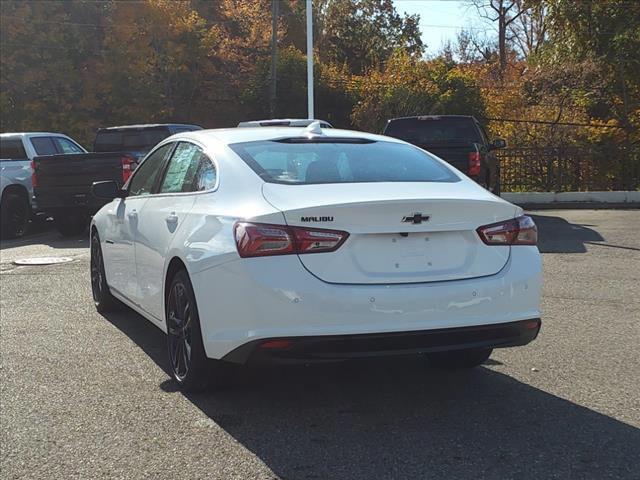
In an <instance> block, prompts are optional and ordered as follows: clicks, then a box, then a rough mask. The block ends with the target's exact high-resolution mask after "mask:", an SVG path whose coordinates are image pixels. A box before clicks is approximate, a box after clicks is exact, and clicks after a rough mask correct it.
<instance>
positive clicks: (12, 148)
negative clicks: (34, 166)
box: [0, 138, 27, 160]
mask: <svg viewBox="0 0 640 480" xmlns="http://www.w3.org/2000/svg"><path fill="white" fill-rule="evenodd" d="M0 158H4V159H6V160H25V159H26V158H27V152H25V151H24V147H23V146H22V140H20V139H19V138H13V139H4V138H3V139H0Z"/></svg>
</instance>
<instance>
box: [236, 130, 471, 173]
mask: <svg viewBox="0 0 640 480" xmlns="http://www.w3.org/2000/svg"><path fill="white" fill-rule="evenodd" d="M290 140H291V139H290ZM365 142H366V143H364V142H362V143H361V142H354V141H353V139H345V141H342V142H338V141H336V142H332V141H331V139H330V138H326V137H325V138H323V139H322V141H317V142H315V141H302V142H296V141H258V142H246V143H236V144H232V145H230V147H231V149H232V150H233V151H234V152H236V153H237V154H238V155H239V156H240V157H241V158H242V159H243V160H244V161H245V162H246V163H247V165H249V167H251V168H252V169H253V171H254V172H256V173H257V174H258V175H259V176H260V177H261V178H262V179H263V180H264V181H266V182H270V183H283V184H292V185H308V184H318V183H363V182H457V181H459V180H460V179H459V178H458V177H457V176H456V175H455V174H454V173H453V172H452V171H451V170H450V169H449V168H447V167H446V166H445V165H443V164H442V163H441V162H439V161H438V160H436V159H435V158H433V157H432V156H431V155H429V154H428V153H426V152H424V151H422V150H420V149H418V148H415V147H413V146H411V145H406V144H402V143H393V142H370V141H365Z"/></svg>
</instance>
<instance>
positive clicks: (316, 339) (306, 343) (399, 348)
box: [222, 318, 542, 364]
mask: <svg viewBox="0 0 640 480" xmlns="http://www.w3.org/2000/svg"><path fill="white" fill-rule="evenodd" d="M541 324H542V322H541V321H540V319H539V318H532V319H529V320H521V321H517V322H509V323H497V324H491V325H478V326H472V327H457V328H443V329H436V330H419V331H410V332H389V333H372V334H356V335H323V336H308V337H278V338H261V339H259V340H253V341H251V342H248V343H245V344H244V345H241V346H239V347H238V348H236V349H234V350H232V351H231V352H229V353H228V354H227V355H225V356H224V357H223V358H222V360H225V361H229V362H233V363H241V364H245V363H268V362H274V361H275V362H278V361H284V362H287V361H303V362H313V361H329V360H346V359H350V358H361V357H375V356H391V355H410V354H417V353H426V352H439V351H447V350H463V349H467V348H503V347H515V346H520V345H526V344H527V343H529V342H531V341H533V340H535V338H536V337H537V336H538V332H539V331H540V326H541ZM274 341H285V342H282V344H283V345H286V348H282V349H274V348H261V346H262V345H263V344H265V343H269V344H270V345H273V342H274Z"/></svg>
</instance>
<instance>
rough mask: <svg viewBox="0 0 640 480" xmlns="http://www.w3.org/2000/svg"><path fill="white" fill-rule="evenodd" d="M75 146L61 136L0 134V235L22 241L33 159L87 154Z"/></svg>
mask: <svg viewBox="0 0 640 480" xmlns="http://www.w3.org/2000/svg"><path fill="white" fill-rule="evenodd" d="M86 152H87V151H86V150H85V149H84V148H82V146H80V144H78V142H76V141H74V140H73V139H71V138H69V137H67V136H66V135H62V134H61V133H47V132H30V133H2V134H0V191H1V193H2V196H1V197H0V235H1V236H2V238H16V237H21V236H22V235H24V234H25V232H26V230H27V224H28V222H29V219H30V218H31V214H32V213H33V212H35V211H36V210H37V206H36V205H35V203H34V198H33V185H32V182H31V176H32V174H33V169H32V165H31V161H32V160H33V158H34V157H36V156H41V155H57V154H62V153H86Z"/></svg>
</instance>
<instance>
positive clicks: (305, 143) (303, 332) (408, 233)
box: [91, 124, 541, 390]
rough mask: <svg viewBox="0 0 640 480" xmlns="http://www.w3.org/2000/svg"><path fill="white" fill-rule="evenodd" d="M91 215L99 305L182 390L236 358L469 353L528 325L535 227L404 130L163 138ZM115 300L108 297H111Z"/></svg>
mask: <svg viewBox="0 0 640 480" xmlns="http://www.w3.org/2000/svg"><path fill="white" fill-rule="evenodd" d="M93 191H94V194H95V195H97V196H100V197H107V198H110V199H112V201H111V202H110V203H108V204H107V205H105V206H104V207H103V208H102V209H101V210H100V211H99V212H98V213H97V214H96V215H95V217H94V218H93V222H92V225H91V283H92V290H93V297H94V300H95V304H96V307H97V309H98V311H100V312H106V311H108V310H109V309H110V308H113V307H115V306H116V305H117V304H118V303H120V302H122V303H124V304H126V305H128V306H129V307H131V308H132V309H134V310H136V311H137V312H139V313H140V314H141V315H142V316H144V317H145V318H147V319H148V320H149V321H150V322H151V323H153V324H154V325H156V326H157V327H159V328H160V329H162V330H163V331H164V332H166V334H167V338H168V341H167V346H168V354H169V362H170V366H171V370H172V372H173V377H174V378H175V380H176V382H177V383H178V384H179V385H180V387H181V388H182V389H184V390H197V389H202V388H204V387H206V386H210V385H215V384H220V383H222V382H223V381H224V380H225V379H227V378H228V369H229V367H230V366H231V365H232V364H234V363H235V364H245V363H252V362H261V361H274V360H285V361H303V362H312V361H314V360H316V361H327V360H344V359H350V358H355V357H363V356H374V355H401V354H424V355H426V356H427V358H428V359H429V361H430V363H431V364H432V365H434V366H437V367H442V368H469V367H474V366H477V365H479V364H481V363H482V362H483V361H485V360H486V359H487V358H488V357H489V355H490V354H491V351H492V349H493V348H498V347H512V346H517V345H525V344H527V343H529V342H531V341H532V340H533V339H535V338H536V336H537V334H538V331H539V329H540V309H539V297H540V288H541V261H540V254H539V252H538V249H537V247H536V241H537V231H536V226H535V224H534V223H533V221H532V220H531V218H529V217H527V216H524V215H523V212H522V210H521V209H520V208H519V207H517V206H515V205H512V204H510V203H508V202H506V201H504V200H502V199H500V198H499V197H496V196H494V195H493V194H491V193H490V192H488V191H487V190H485V189H483V188H482V187H480V186H479V185H477V184H476V183H475V182H473V181H472V180H470V179H468V178H467V177H465V176H464V175H463V174H462V173H460V172H459V171H457V170H456V169H454V168H453V167H451V166H450V165H448V164H447V163H445V162H444V161H442V160H440V159H438V158H437V157H434V156H433V155H431V154H429V153H428V152H426V151H424V150H421V149H419V148H417V147H415V146H413V145H410V144H408V143H405V142H402V141H400V140H396V139H393V138H389V137H384V136H378V135H371V134H367V133H363V132H355V131H347V130H337V129H326V130H322V129H321V128H320V126H319V125H318V124H312V125H310V126H309V127H306V128H291V127H289V128H276V127H274V128H239V129H221V130H201V131H194V132H185V133H180V134H178V135H174V136H172V137H169V138H167V139H166V140H164V141H163V142H161V143H160V144H158V145H157V146H156V147H155V149H154V150H153V151H151V152H150V153H149V154H148V155H147V157H146V158H145V159H144V161H143V162H142V163H141V164H140V166H139V167H138V169H137V170H136V171H135V173H134V174H133V176H132V177H131V178H130V179H129V181H128V182H127V184H126V185H125V186H124V187H123V188H122V189H118V187H117V185H116V184H115V182H99V183H96V184H94V186H93ZM118 301H119V302H118Z"/></svg>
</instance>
